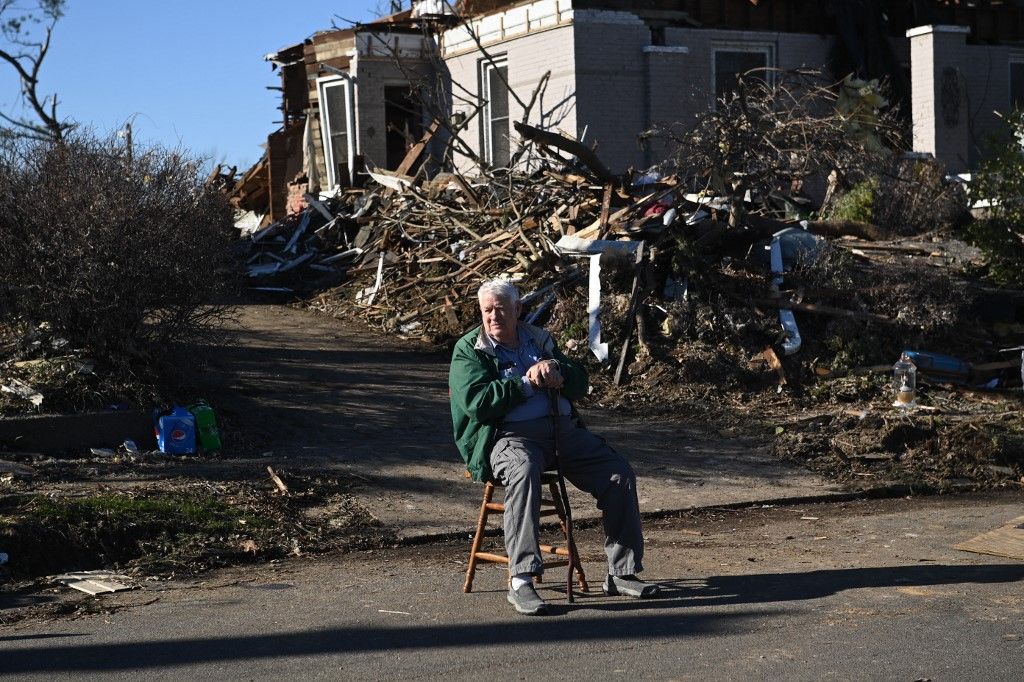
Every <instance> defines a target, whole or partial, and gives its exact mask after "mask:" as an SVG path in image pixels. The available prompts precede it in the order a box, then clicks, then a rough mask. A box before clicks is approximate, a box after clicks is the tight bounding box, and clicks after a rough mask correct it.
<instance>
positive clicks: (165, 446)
mask: <svg viewBox="0 0 1024 682" xmlns="http://www.w3.org/2000/svg"><path fill="white" fill-rule="evenodd" d="M156 444H157V447H159V448H160V452H163V453H166V454H168V455H193V454H195V452H196V418H195V416H193V414H192V413H191V412H189V411H188V410H186V409H185V408H184V407H179V406H178V405H175V406H174V409H173V410H171V412H170V414H165V415H162V416H160V417H158V418H157V420H156Z"/></svg>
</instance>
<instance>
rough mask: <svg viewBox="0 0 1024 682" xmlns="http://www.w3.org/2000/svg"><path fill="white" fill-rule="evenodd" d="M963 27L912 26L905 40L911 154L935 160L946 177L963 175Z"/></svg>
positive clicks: (965, 132) (967, 30) (965, 134)
mask: <svg viewBox="0 0 1024 682" xmlns="http://www.w3.org/2000/svg"><path fill="white" fill-rule="evenodd" d="M968 33H970V28H968V27H967V26H940V25H935V26H918V27H916V28H912V29H910V30H909V31H907V38H909V39H910V78H911V116H912V117H913V131H914V151H916V152H928V153H930V154H932V155H933V156H935V158H936V159H937V160H938V161H940V162H941V163H943V164H945V166H946V169H947V170H948V171H949V172H951V173H962V172H964V171H966V170H967V168H968V167H967V158H968V157H967V150H968V139H969V138H968V128H967V116H968V110H967V82H966V80H965V78H966V76H965V74H964V72H963V70H962V68H961V66H962V65H964V64H965V62H964V59H966V57H967V34H968Z"/></svg>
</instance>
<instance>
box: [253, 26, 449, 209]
mask: <svg viewBox="0 0 1024 682" xmlns="http://www.w3.org/2000/svg"><path fill="white" fill-rule="evenodd" d="M408 19H409V12H405V13H402V14H399V15H395V16H394V17H387V18H384V19H381V20H380V21H377V22H374V23H372V24H365V25H357V26H354V27H352V28H348V29H338V30H331V31H322V32H318V33H316V34H314V35H313V36H312V37H310V38H308V39H307V40H304V41H303V42H301V43H298V44H295V45H291V46H288V47H286V48H283V49H281V50H278V51H277V52H274V53H272V54H269V55H267V56H266V58H265V59H266V60H267V61H269V62H270V63H271V64H272V65H273V67H274V68H275V69H276V70H278V71H279V72H280V76H281V85H280V86H279V88H278V89H279V90H280V92H281V109H280V111H281V121H279V123H280V125H281V127H280V128H279V129H278V130H277V131H276V132H274V133H272V134H271V135H270V136H269V137H268V138H267V144H266V154H265V155H264V157H263V158H262V159H261V160H260V161H259V162H258V163H257V164H256V165H254V166H253V167H252V168H250V169H249V170H248V171H247V172H246V173H245V175H244V176H243V178H242V179H241V180H240V181H239V183H238V184H237V185H236V188H235V190H234V193H233V194H234V197H235V199H236V203H238V204H239V205H240V206H241V207H243V208H247V209H251V210H255V211H257V212H259V213H266V216H267V217H266V220H267V222H270V221H272V220H278V219H280V218H282V217H284V216H285V215H286V214H287V213H289V212H294V210H295V209H296V208H297V207H298V206H299V205H301V197H302V194H303V193H304V192H305V191H307V190H317V189H327V188H330V187H335V186H341V187H347V186H351V185H352V184H358V183H360V182H361V176H363V174H364V173H365V172H366V170H367V169H368V168H374V169H391V170H394V169H396V168H398V167H399V165H400V163H401V161H402V160H403V158H404V157H405V155H406V152H407V151H408V149H409V148H410V147H411V146H412V145H413V144H415V143H416V142H417V141H418V140H419V139H420V137H421V136H422V134H423V131H424V130H425V129H426V128H427V127H428V125H429V122H430V120H431V118H433V115H434V114H432V113H431V112H430V111H428V110H425V108H424V106H423V102H425V101H433V100H434V99H436V95H435V93H430V92H423V91H421V88H428V87H430V84H432V83H437V82H438V79H437V78H436V77H435V67H434V64H435V62H436V61H437V60H436V54H437V49H436V46H435V44H434V41H433V38H432V37H431V36H430V35H429V34H425V33H424V32H423V31H422V30H421V27H420V25H419V24H418V23H416V22H410V21H408ZM440 145H442V142H441V138H440V136H438V139H437V140H434V141H432V142H430V143H429V147H430V151H431V152H432V153H433V155H434V156H436V157H437V158H440V157H441V155H442V152H443V150H436V151H435V150H434V147H437V146H440ZM425 156H426V157H429V156H430V154H427V155H425ZM404 170H405V172H409V171H414V170H415V168H407V169H404ZM261 209H262V210H261Z"/></svg>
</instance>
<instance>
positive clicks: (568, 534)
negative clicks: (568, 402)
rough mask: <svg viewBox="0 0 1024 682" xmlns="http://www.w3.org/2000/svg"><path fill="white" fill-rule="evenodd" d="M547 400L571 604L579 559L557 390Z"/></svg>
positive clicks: (566, 584)
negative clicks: (560, 439)
mask: <svg viewBox="0 0 1024 682" xmlns="http://www.w3.org/2000/svg"><path fill="white" fill-rule="evenodd" d="M548 398H549V399H550V403H551V427H552V437H553V438H554V440H555V475H556V476H557V477H558V495H559V497H561V498H562V511H563V512H564V513H565V542H566V545H568V547H567V550H568V553H569V574H568V576H567V577H566V579H565V594H566V596H567V598H568V600H569V603H570V604H572V603H573V599H574V595H573V593H572V572H573V570H575V568H576V566H577V564H578V562H579V558H578V557H577V556H576V541H575V540H574V539H573V537H572V509H571V508H570V507H569V493H568V491H567V490H566V489H565V477H564V476H562V462H561V459H562V458H561V455H559V449H558V389H554V388H551V389H548Z"/></svg>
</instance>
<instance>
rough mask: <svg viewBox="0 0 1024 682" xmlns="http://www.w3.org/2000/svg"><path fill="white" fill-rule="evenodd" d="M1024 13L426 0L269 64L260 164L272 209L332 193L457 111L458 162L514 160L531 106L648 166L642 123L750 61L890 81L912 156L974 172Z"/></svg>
mask: <svg viewBox="0 0 1024 682" xmlns="http://www.w3.org/2000/svg"><path fill="white" fill-rule="evenodd" d="M1021 5H1024V2H1019V1H1005V2H1000V1H998V0H989V1H985V0H978V1H976V2H971V3H965V2H962V1H961V0H904V1H900V0H889V1H886V0H845V1H840V0H821V1H811V0H641V1H639V2H628V1H626V0H532V1H526V2H507V1H506V2H502V1H500V0H463V1H462V2H459V3H456V5H455V10H456V11H457V12H458V13H459V15H458V17H455V16H452V15H451V8H450V7H449V6H448V5H446V4H445V3H444V2H440V1H437V0H434V1H432V2H422V3H415V6H414V8H413V10H412V11H411V12H410V11H406V12H403V13H401V14H397V15H394V16H392V17H387V18H384V19H381V20H379V21H377V22H373V23H371V24H364V25H358V26H355V27H353V28H350V29H345V30H338V31H329V32H324V33H318V34H316V35H314V36H313V37H312V38H310V39H309V40H306V41H304V42H303V43H302V44H299V45H295V46H291V47H289V48H286V49H284V50H281V51H279V52H278V53H276V54H274V55H271V56H269V57H268V58H269V59H270V60H271V61H273V62H274V63H275V64H276V65H278V68H280V69H281V73H282V90H283V95H284V97H283V105H282V113H283V125H282V128H281V130H279V131H278V132H276V133H274V134H273V135H271V136H270V138H269V140H268V154H267V157H266V158H265V159H264V161H265V165H266V166H267V171H266V172H267V173H268V175H269V178H268V185H269V186H270V187H271V188H272V189H271V190H270V194H271V196H272V197H276V199H274V198H272V199H271V201H270V206H271V212H272V213H277V211H278V210H279V209H282V208H283V206H284V203H285V202H286V198H287V187H286V183H287V182H291V181H293V180H295V179H296V178H299V179H300V181H302V182H303V183H304V185H303V186H304V187H305V186H308V187H310V188H328V187H331V186H334V185H339V184H340V185H342V186H344V185H346V184H348V183H351V182H353V180H354V179H356V180H358V177H359V174H360V172H361V171H362V169H363V167H364V166H372V167H377V168H385V169H395V168H397V166H398V164H399V163H400V162H401V159H402V157H404V155H405V150H406V149H408V148H409V146H410V145H411V144H412V143H413V142H414V141H415V140H416V139H418V137H419V135H420V133H421V132H422V131H423V130H424V129H425V127H426V126H427V124H428V122H429V120H430V119H431V118H433V117H435V116H440V117H442V118H443V117H448V121H450V123H448V126H450V127H451V128H453V129H454V130H455V131H456V132H457V133H458V138H459V141H460V143H461V144H460V145H448V144H447V142H449V141H450V138H445V137H444V136H443V135H438V136H436V138H435V139H433V140H432V141H431V145H432V148H431V153H432V155H433V158H435V159H442V160H443V163H445V164H451V165H454V166H455V167H457V168H459V169H460V170H471V168H472V167H473V165H474V164H475V163H476V162H477V161H478V160H479V161H480V162H483V163H487V164H489V165H493V166H501V165H504V164H506V163H508V160H509V156H510V153H511V151H512V150H513V149H514V148H515V144H514V143H515V140H516V133H515V131H514V129H513V125H512V124H513V122H515V121H519V120H522V119H523V118H524V116H523V114H524V111H525V109H526V107H527V106H528V105H529V106H530V113H529V116H527V117H526V118H527V122H529V123H531V124H532V125H535V126H537V127H540V128H544V129H548V130H558V131H560V132H562V133H564V134H566V135H568V136H570V137H575V138H577V139H581V140H582V141H583V142H584V143H585V144H587V145H588V146H594V147H596V149H597V152H598V154H599V156H600V158H601V159H602V161H604V163H605V164H606V165H607V166H609V167H610V168H613V169H616V170H623V169H625V168H627V167H634V168H645V167H647V166H649V165H651V164H653V163H655V162H657V161H659V160H660V155H661V153H662V150H660V149H658V148H657V147H654V146H651V145H646V146H641V145H639V144H638V142H637V136H638V134H639V133H640V132H642V131H644V130H647V129H649V128H650V127H652V126H653V125H655V124H657V123H669V122H683V123H685V122H686V121H687V120H692V119H693V118H694V117H695V116H696V115H698V114H699V113H700V112H702V111H705V110H706V109H707V108H709V107H713V106H714V105H715V99H716V97H717V96H719V95H721V94H722V93H724V92H725V91H726V90H728V89H730V88H731V87H732V84H733V83H735V78H736V75H737V74H738V73H742V72H744V71H747V70H748V69H751V68H755V67H775V68H780V69H793V68H799V67H807V68H816V69H822V68H824V69H827V70H828V71H830V72H831V73H832V74H833V75H835V76H837V77H840V76H842V75H845V74H847V73H851V72H852V73H856V74H857V75H859V76H860V77H863V78H887V79H889V81H890V82H891V84H892V87H893V91H894V97H895V99H896V100H897V101H899V102H900V104H901V105H902V109H903V111H904V112H909V114H910V116H911V119H912V129H913V142H914V148H915V150H917V151H922V152H928V153H931V154H934V155H935V156H936V158H938V159H939V160H941V161H942V162H944V163H945V164H946V165H947V167H948V168H949V169H950V170H951V171H954V172H960V171H964V170H968V169H970V168H971V167H973V166H975V165H976V164H977V162H978V161H979V159H980V158H981V154H982V150H983V148H984V142H985V140H986V138H987V137H988V136H989V135H990V134H992V133H995V132H997V131H998V130H999V129H1000V121H999V118H998V117H997V116H996V114H995V113H994V112H995V111H1004V112H1005V111H1008V110H1009V109H1011V108H1012V107H1013V106H1015V105H1016V104H1018V103H1020V102H1021V101H1022V100H1024V43H1022V40H1024V10H1022V7H1021ZM410 83H415V84H416V86H415V90H411V89H410ZM424 88H425V89H426V90H428V91H429V92H427V91H424ZM424 102H430V103H431V104H430V105H428V106H426V107H425V106H424V104H423V103H424ZM531 102H532V104H531ZM428 109H430V110H432V111H428ZM404 170H406V171H408V170H409V169H404ZM283 183H284V184H283Z"/></svg>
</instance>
